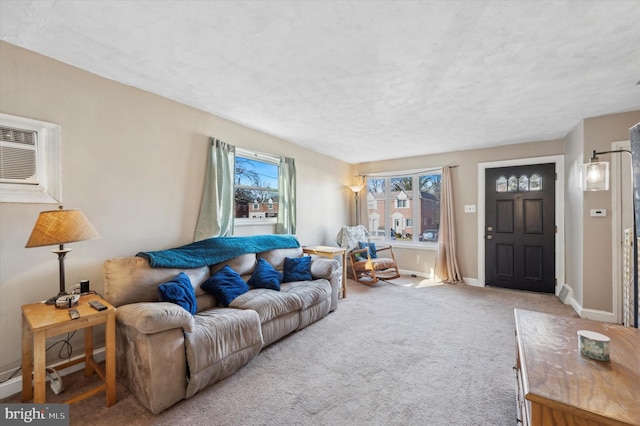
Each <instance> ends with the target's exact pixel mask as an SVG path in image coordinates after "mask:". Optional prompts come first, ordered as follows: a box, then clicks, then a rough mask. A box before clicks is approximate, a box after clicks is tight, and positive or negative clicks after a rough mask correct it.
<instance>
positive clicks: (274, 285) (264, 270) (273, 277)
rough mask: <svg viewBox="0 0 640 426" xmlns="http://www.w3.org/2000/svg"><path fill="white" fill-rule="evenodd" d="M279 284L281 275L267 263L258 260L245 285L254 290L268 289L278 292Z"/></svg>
mask: <svg viewBox="0 0 640 426" xmlns="http://www.w3.org/2000/svg"><path fill="white" fill-rule="evenodd" d="M281 282H282V273H281V272H279V271H277V270H276V269H275V268H274V267H273V266H271V264H270V263H269V262H267V261H266V260H264V259H263V258H260V259H258V264H257V265H256V269H255V270H254V271H253V274H251V278H249V281H248V282H247V284H249V285H250V286H252V287H256V288H268V289H270V290H276V291H280V283H281Z"/></svg>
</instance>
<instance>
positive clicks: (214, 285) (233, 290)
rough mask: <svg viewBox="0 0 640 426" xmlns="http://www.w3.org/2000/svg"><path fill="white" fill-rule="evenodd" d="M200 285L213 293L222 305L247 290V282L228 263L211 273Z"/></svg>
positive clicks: (227, 303)
mask: <svg viewBox="0 0 640 426" xmlns="http://www.w3.org/2000/svg"><path fill="white" fill-rule="evenodd" d="M201 287H202V289H203V290H204V291H206V292H208V293H211V294H213V295H214V296H215V297H216V299H217V300H218V302H219V303H220V304H221V305H222V306H229V304H230V303H231V301H232V300H233V299H235V298H236V297H238V296H240V295H241V294H243V293H246V292H247V291H249V286H248V285H247V283H246V282H245V281H244V280H243V279H242V277H241V276H240V275H238V273H237V272H236V271H234V270H233V269H231V267H230V266H229V265H225V266H224V268H222V269H221V270H219V271H218V272H216V273H215V274H213V275H212V276H211V277H210V278H209V279H208V280H206V281H205V282H203V283H202V286H201Z"/></svg>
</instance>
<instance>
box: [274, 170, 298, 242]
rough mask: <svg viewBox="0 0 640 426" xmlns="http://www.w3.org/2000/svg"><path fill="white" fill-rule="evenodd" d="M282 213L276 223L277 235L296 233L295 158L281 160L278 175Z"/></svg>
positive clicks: (279, 213) (280, 212)
mask: <svg viewBox="0 0 640 426" xmlns="http://www.w3.org/2000/svg"><path fill="white" fill-rule="evenodd" d="M278 192H279V195H280V211H279V212H278V222H277V223H276V233H277V234H295V233H296V165H295V160H294V159H293V158H282V159H281V160H280V173H279V175H278Z"/></svg>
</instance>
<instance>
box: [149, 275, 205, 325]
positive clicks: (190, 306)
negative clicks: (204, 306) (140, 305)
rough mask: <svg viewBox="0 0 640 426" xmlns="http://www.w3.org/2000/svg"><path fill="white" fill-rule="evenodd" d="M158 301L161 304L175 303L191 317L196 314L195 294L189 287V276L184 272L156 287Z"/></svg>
mask: <svg viewBox="0 0 640 426" xmlns="http://www.w3.org/2000/svg"><path fill="white" fill-rule="evenodd" d="M158 299H159V300H160V301H161V302H171V303H175V304H176V305H178V306H181V307H182V308H184V309H185V310H186V311H187V312H189V313H190V314H191V315H193V314H195V313H196V307H197V305H196V294H195V292H194V291H193V287H191V280H190V279H189V276H188V275H187V274H185V273H184V272H180V273H179V274H178V275H176V277H175V278H174V279H172V280H171V281H168V282H166V283H163V284H160V285H159V286H158Z"/></svg>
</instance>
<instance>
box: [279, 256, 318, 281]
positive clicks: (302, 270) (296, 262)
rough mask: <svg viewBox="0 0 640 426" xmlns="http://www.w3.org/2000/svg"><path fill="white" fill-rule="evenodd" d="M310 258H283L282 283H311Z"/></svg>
mask: <svg viewBox="0 0 640 426" xmlns="http://www.w3.org/2000/svg"><path fill="white" fill-rule="evenodd" d="M312 279H313V277H312V276H311V256H303V257H295V258H291V257H285V258H284V275H283V278H282V282H283V283H289V282H292V281H311V280H312Z"/></svg>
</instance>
